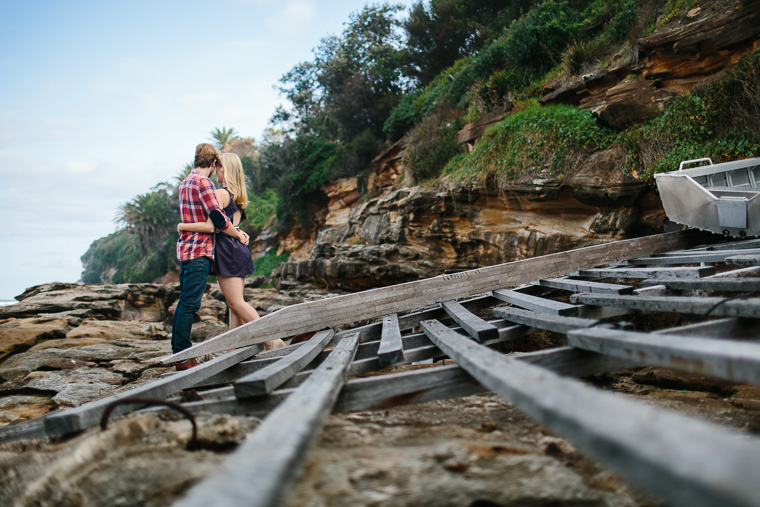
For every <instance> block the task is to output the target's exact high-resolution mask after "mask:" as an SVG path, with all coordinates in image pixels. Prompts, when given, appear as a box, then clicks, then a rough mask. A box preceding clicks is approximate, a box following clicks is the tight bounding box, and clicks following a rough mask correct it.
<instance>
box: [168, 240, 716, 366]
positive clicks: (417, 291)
mask: <svg viewBox="0 0 760 507" xmlns="http://www.w3.org/2000/svg"><path fill="white" fill-rule="evenodd" d="M701 237H702V234H700V233H697V232H695V231H680V232H674V233H667V234H660V235H656V236H647V237H643V238H636V239H630V240H623V241H615V242H611V243H605V244H600V245H593V246H589V247H584V248H579V249H576V250H570V251H567V252H559V253H555V254H550V255H545V256H542V257H535V258H531V259H523V260H519V261H513V262H508V263H505V264H498V265H495V266H488V267H484V268H479V269H473V270H470V271H463V272H461V273H454V274H447V275H440V276H436V277H433V278H428V279H425V280H418V281H414V282H407V283H403V284H399V285H394V286H390V287H381V288H378V289H372V290H368V291H364V292H359V293H355V294H346V295H342V296H337V297H333V298H327V299H322V300H317V301H309V302H305V303H300V304H297V305H292V306H288V307H286V308H282V309H280V310H278V311H276V312H273V313H270V314H268V315H265V316H264V317H262V318H260V319H257V320H254V321H251V322H248V323H247V324H245V325H243V326H240V327H237V328H235V329H232V330H230V331H228V332H226V333H222V334H220V335H219V336H216V337H214V338H211V339H209V340H206V341H204V342H202V343H199V344H197V345H195V346H193V347H191V348H189V349H186V350H184V351H182V352H180V353H178V354H174V355H173V356H169V357H166V358H164V359H163V361H164V362H172V361H180V360H184V359H187V358H190V357H197V356H201V355H204V354H209V353H214V352H219V351H223V350H228V349H231V348H235V347H240V346H245V345H250V344H251V343H260V342H263V341H267V340H274V339H277V338H286V337H288V336H292V335H295V334H299V333H305V332H309V331H316V330H318V329H321V328H324V327H335V326H339V325H344V324H350V323H353V322H356V321H358V320H365V319H373V318H377V317H381V316H383V315H386V314H389V313H401V312H405V311H409V310H410V309H416V308H425V307H430V306H433V305H435V304H438V303H441V302H443V301H450V300H452V299H455V300H456V299H461V298H466V297H470V296H471V295H472V294H484V293H486V292H488V291H491V290H495V289H504V288H510V287H515V286H517V285H520V284H524V283H529V282H531V281H532V280H539V279H541V278H548V277H556V276H561V275H565V274H567V273H568V272H572V271H577V270H580V269H587V268H591V267H594V266H603V265H607V264H609V263H611V262H616V261H620V260H624V259H629V258H631V257H642V256H646V255H654V254H657V253H661V252H665V251H669V250H673V249H675V248H686V247H689V246H691V245H693V244H694V243H695V242H697V241H699V240H700V238H701ZM400 320H401V319H400ZM402 329H403V327H402Z"/></svg>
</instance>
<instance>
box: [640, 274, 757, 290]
mask: <svg viewBox="0 0 760 507" xmlns="http://www.w3.org/2000/svg"><path fill="white" fill-rule="evenodd" d="M650 282H651V283H656V284H662V285H664V286H665V287H667V288H668V289H671V290H707V291H724V292H755V291H760V278H712V277H710V278H698V279H694V280H656V279H652V280H650Z"/></svg>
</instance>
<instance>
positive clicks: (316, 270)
mask: <svg viewBox="0 0 760 507" xmlns="http://www.w3.org/2000/svg"><path fill="white" fill-rule="evenodd" d="M758 34H760V0H748V1H745V2H741V3H737V4H731V5H726V4H710V5H705V6H704V7H701V8H695V9H692V10H690V11H689V12H688V13H685V14H683V15H682V16H681V19H678V20H676V21H675V22H673V23H669V24H668V25H666V26H665V27H664V28H660V29H658V30H656V31H655V32H654V33H652V34H650V35H648V36H647V37H645V38H643V39H640V40H638V41H637V42H636V43H635V44H634V45H633V54H631V55H628V56H625V55H623V54H622V52H621V54H620V55H616V57H615V58H617V60H616V62H617V63H613V64H612V65H610V66H609V67H607V68H606V69H604V70H599V71H595V72H593V73H590V74H587V75H584V76H582V77H579V78H578V79H577V80H575V81H570V82H568V81H566V80H565V81H558V82H553V83H547V84H546V85H545V86H544V88H543V90H544V93H545V95H544V97H543V98H542V99H541V103H543V104H553V103H565V104H573V105H577V106H579V107H581V108H584V109H586V110H589V111H591V112H592V113H593V114H594V115H595V116H596V117H597V118H598V119H599V121H600V122H601V123H602V124H605V125H607V126H609V127H611V128H614V129H620V130H622V129H626V128H628V127H630V126H632V125H635V124H636V123H639V122H642V121H645V120H648V119H651V118H653V117H655V116H656V115H658V114H659V113H660V112H661V111H662V110H663V109H664V108H665V107H667V106H668V105H669V104H670V103H671V102H672V101H673V100H674V99H675V98H676V97H677V96H679V95H683V94H686V93H689V92H690V91H691V90H692V89H693V88H694V87H696V86H700V85H703V84H705V83H708V82H710V81H711V80H713V79H715V78H716V77H717V76H720V75H721V73H722V72H723V71H724V69H726V68H727V67H729V66H730V65H732V64H734V63H736V62H737V61H738V60H739V58H741V56H743V55H745V54H747V53H748V52H750V51H752V50H753V49H755V48H757V47H758V45H760V41H758V40H757V36H758ZM511 110H512V106H511V104H508V105H507V106H505V107H504V108H503V109H499V110H498V111H493V112H491V113H489V114H487V115H484V116H483V117H482V118H480V119H479V120H477V121H475V122H473V123H471V124H469V125H466V126H465V127H464V128H463V129H462V130H461V131H460V132H459V133H458V135H457V141H458V142H459V143H460V145H461V148H462V150H463V151H465V150H469V149H472V147H473V146H474V144H475V143H476V142H477V141H478V139H479V138H480V137H481V136H482V135H483V134H484V132H485V130H486V128H487V127H488V126H489V125H492V124H494V123H497V122H499V121H501V120H502V119H503V118H504V117H505V116H506V115H508V114H510V112H511ZM625 156H626V153H625V152H624V151H623V150H622V149H620V148H615V149H611V150H607V151H602V152H596V153H589V154H587V155H586V156H585V160H584V161H583V162H582V164H581V166H580V167H579V169H578V170H577V171H575V172H573V173H571V174H569V175H566V176H561V177H557V176H553V175H551V174H550V173H548V172H546V171H544V172H541V171H540V170H539V171H538V173H537V174H533V175H530V176H525V177H522V178H520V179H518V180H516V181H510V182H497V181H485V182H466V183H462V182H445V181H444V182H441V183H440V184H439V185H438V186H437V187H436V188H425V187H406V186H404V183H403V181H404V178H403V176H404V172H405V168H404V144H403V140H402V141H399V142H398V143H396V144H395V145H393V146H392V147H390V148H389V149H388V151H387V152H386V153H384V154H383V155H381V156H379V157H378V158H377V159H376V160H375V161H374V162H373V166H374V167H373V169H374V172H373V174H372V175H371V176H370V177H369V179H368V181H367V182H366V185H360V184H359V183H358V182H357V180H356V179H355V178H353V179H347V180H340V181H337V182H335V183H333V184H332V185H330V186H328V187H326V188H325V189H324V190H325V192H326V194H327V195H328V197H329V198H330V202H329V204H328V206H327V207H326V208H325V209H322V210H319V211H318V212H317V217H318V223H317V228H316V231H315V232H314V233H312V234H305V233H304V232H303V231H302V230H296V231H292V232H291V233H289V235H288V236H287V237H286V238H284V240H283V241H281V242H280V248H282V249H285V250H288V251H289V252H291V261H290V262H288V263H286V264H284V265H281V267H280V268H279V270H278V271H277V272H275V277H276V278H277V279H278V280H279V283H280V286H288V285H289V284H292V283H294V282H311V283H317V284H320V285H324V286H327V287H341V288H345V289H350V290H356V289H364V288H369V287H376V286H381V285H389V284H394V283H399V282H405V281H410V280H416V279H420V278H425V277H430V276H435V275H439V274H441V273H449V272H456V271H461V270H465V269H472V268H477V267H481V266H486V265H491V264H496V263H501V262H507V261H511V260H515V259H522V258H526V257H533V256H537V255H544V254H548V253H552V252H557V251H562V250H567V249H571V248H577V247H581V246H585V245H589V244H594V243H600V242H606V241H611V240H615V239H620V238H624V237H629V236H638V235H644V234H652V233H657V232H662V230H663V227H664V225H665V221H666V217H665V214H664V212H663V210H662V206H661V203H660V200H659V196H658V194H657V192H656V191H655V190H654V189H653V188H651V187H649V186H648V185H647V184H645V183H642V182H640V181H637V180H634V179H632V178H629V177H627V176H625V175H624V174H623V173H622V167H623V165H624V160H625ZM405 180H406V181H410V178H406V179H405ZM361 186H366V188H367V189H368V190H367V191H366V193H364V195H363V196H362V195H361V193H360V187H361Z"/></svg>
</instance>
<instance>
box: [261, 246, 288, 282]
mask: <svg viewBox="0 0 760 507" xmlns="http://www.w3.org/2000/svg"><path fill="white" fill-rule="evenodd" d="M289 257H290V254H289V253H287V252H283V253H282V254H280V255H277V251H276V249H274V248H272V249H270V250H269V251H268V252H267V253H266V254H265V255H263V256H261V257H257V258H255V259H253V266H254V267H255V268H256V276H269V275H271V274H272V271H274V269H275V268H276V267H277V266H279V265H280V263H282V262H286V261H287V260H288V258H289Z"/></svg>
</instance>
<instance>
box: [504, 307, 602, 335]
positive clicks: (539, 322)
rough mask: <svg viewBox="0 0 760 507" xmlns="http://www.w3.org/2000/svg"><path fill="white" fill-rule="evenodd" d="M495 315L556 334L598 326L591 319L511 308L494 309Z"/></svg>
mask: <svg viewBox="0 0 760 507" xmlns="http://www.w3.org/2000/svg"><path fill="white" fill-rule="evenodd" d="M493 314H494V316H496V317H500V318H502V319H504V320H508V321H510V322H514V323H516V324H522V325H524V326H529V327H534V328H536V329H545V330H547V331H554V332H555V333H566V332H567V331H569V330H571V329H578V328H583V327H590V326H593V325H596V324H597V323H598V321H596V320H591V319H581V318H579V317H562V316H560V315H550V314H547V313H537V312H532V311H530V310H521V309H519V308H511V307H509V306H500V307H498V308H494V309H493Z"/></svg>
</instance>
